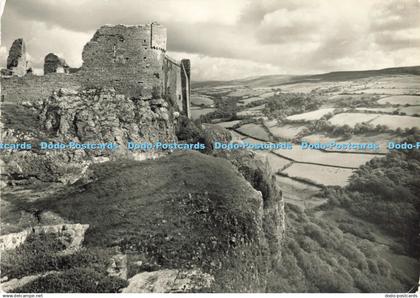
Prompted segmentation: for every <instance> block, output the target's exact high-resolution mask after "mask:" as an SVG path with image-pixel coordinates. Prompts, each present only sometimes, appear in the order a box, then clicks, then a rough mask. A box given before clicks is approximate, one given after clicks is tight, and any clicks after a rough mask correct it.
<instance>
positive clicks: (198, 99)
mask: <svg viewBox="0 0 420 298" xmlns="http://www.w3.org/2000/svg"><path fill="white" fill-rule="evenodd" d="M191 104H192V105H196V106H201V105H204V106H213V104H214V102H213V100H212V99H211V98H210V97H208V96H206V95H192V96H191Z"/></svg>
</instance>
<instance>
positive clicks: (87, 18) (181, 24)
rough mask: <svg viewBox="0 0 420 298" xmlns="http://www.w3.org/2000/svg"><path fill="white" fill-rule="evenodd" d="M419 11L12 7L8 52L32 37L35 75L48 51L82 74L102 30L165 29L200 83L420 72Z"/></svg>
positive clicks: (285, 5)
mask: <svg viewBox="0 0 420 298" xmlns="http://www.w3.org/2000/svg"><path fill="white" fill-rule="evenodd" d="M419 3H420V1H418V0H363V1H358V2H357V5H356V4H355V2H353V1H331V0H281V1H279V0H229V1H226V0H154V1H146V0H60V1H56V0H12V1H8V2H7V4H6V8H5V13H4V16H3V18H2V25H3V27H2V29H3V36H2V46H6V47H7V48H9V47H10V45H11V43H12V42H13V40H14V39H16V38H19V37H23V38H24V39H25V41H26V43H27V49H28V51H29V53H30V55H31V57H32V59H33V60H34V61H33V64H34V67H36V68H42V63H43V58H44V56H45V55H46V54H47V53H48V52H55V53H56V54H59V55H60V56H62V57H63V58H65V59H66V60H67V62H68V63H69V64H70V65H72V66H80V64H81V63H82V60H81V52H82V48H83V45H84V44H85V43H86V42H87V41H88V40H89V39H90V37H91V36H92V35H93V33H94V31H95V30H96V29H97V28H98V27H100V26H101V25H103V24H119V23H122V24H142V23H149V22H151V21H159V22H160V23H162V24H163V25H165V26H166V27H167V28H168V50H170V51H171V52H176V53H184V55H185V57H193V60H194V65H195V68H196V69H195V70H193V71H195V72H196V76H195V77H196V78H200V79H205V78H206V77H207V78H212V79H213V78H218V79H223V78H232V77H234V76H238V77H244V76H248V74H250V75H253V73H254V72H255V73H258V74H259V73H262V72H264V71H266V72H267V73H272V72H274V71H278V72H281V73H314V72H325V71H331V70H340V69H347V68H351V69H366V68H368V67H369V68H383V67H392V66H404V64H403V63H408V62H410V63H411V64H420V56H419V55H414V56H412V57H409V58H407V57H404V58H402V57H400V56H399V55H401V54H406V53H414V52H415V50H418V48H419V46H420V44H419V43H420V41H419V37H418V36H420V34H419V33H420V32H419V30H420V23H419V22H420V18H418V17H417V16H418V15H420V14H419ZM0 58H1V59H2V61H4V58H2V57H0ZM2 64H3V65H4V63H3V62H2ZM223 65H228V67H226V68H224V67H223ZM217 72H219V74H217Z"/></svg>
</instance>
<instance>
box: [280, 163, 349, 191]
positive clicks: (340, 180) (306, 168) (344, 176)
mask: <svg viewBox="0 0 420 298" xmlns="http://www.w3.org/2000/svg"><path fill="white" fill-rule="evenodd" d="M283 173H286V174H288V175H289V177H293V178H300V179H302V178H303V179H307V180H309V181H313V182H315V183H317V184H321V185H338V186H345V185H346V184H347V182H348V179H349V177H350V176H351V175H352V173H353V171H352V170H350V169H339V168H333V167H324V166H317V165H309V164H298V163H295V164H293V165H292V166H290V167H288V168H287V169H286V170H284V171H283Z"/></svg>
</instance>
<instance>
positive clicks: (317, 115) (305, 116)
mask: <svg viewBox="0 0 420 298" xmlns="http://www.w3.org/2000/svg"><path fill="white" fill-rule="evenodd" d="M333 111H334V108H325V109H319V110H316V111H312V112H307V113H302V114H297V115H292V116H289V117H287V120H292V121H300V120H305V121H308V120H319V119H321V118H322V117H323V116H324V115H326V114H328V113H332V112H333Z"/></svg>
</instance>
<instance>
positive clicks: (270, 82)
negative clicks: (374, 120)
mask: <svg viewBox="0 0 420 298" xmlns="http://www.w3.org/2000/svg"><path fill="white" fill-rule="evenodd" d="M384 75H420V66H408V67H393V68H384V69H379V70H360V71H334V72H328V73H323V74H315V75H266V76H259V77H252V78H245V79H239V80H231V81H200V82H192V87H193V88H202V87H221V86H243V85H246V86H249V87H259V86H266V87H271V86H278V85H285V84H293V83H301V82H321V81H348V80H357V79H363V78H368V77H376V76H384Z"/></svg>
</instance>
